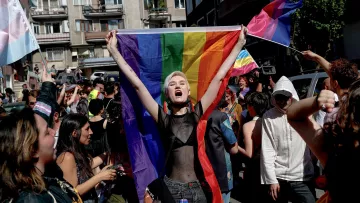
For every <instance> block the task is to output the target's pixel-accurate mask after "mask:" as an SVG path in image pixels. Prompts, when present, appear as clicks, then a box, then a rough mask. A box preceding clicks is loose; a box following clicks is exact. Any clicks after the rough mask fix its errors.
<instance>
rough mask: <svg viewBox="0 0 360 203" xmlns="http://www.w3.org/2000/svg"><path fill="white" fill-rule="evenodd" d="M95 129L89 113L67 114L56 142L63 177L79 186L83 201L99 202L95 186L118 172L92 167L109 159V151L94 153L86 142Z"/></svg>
mask: <svg viewBox="0 0 360 203" xmlns="http://www.w3.org/2000/svg"><path fill="white" fill-rule="evenodd" d="M91 135H92V131H91V128H90V124H89V123H88V119H87V117H86V116H83V115H80V114H68V115H66V116H65V117H64V119H63V120H62V122H61V125H60V130H59V140H58V143H57V147H56V150H57V159H56V163H57V164H58V165H59V166H60V168H61V170H62V172H63V174H64V179H65V180H66V181H68V182H69V183H70V184H71V185H72V186H73V187H74V188H76V189H77V191H78V192H79V194H80V195H81V197H82V200H83V202H84V203H93V202H97V199H98V198H97V194H96V191H95V186H96V185H98V183H100V182H101V181H107V180H115V178H116V172H115V170H113V169H109V167H110V165H108V166H106V167H104V168H103V169H102V170H101V171H100V172H99V173H97V174H94V172H93V170H94V169H95V168H97V167H98V166H100V165H101V164H102V163H103V162H104V160H106V157H107V155H106V153H103V154H101V155H100V156H97V157H94V158H93V157H91V156H90V155H89V154H88V153H87V151H86V149H85V146H86V145H89V144H90V140H91Z"/></svg>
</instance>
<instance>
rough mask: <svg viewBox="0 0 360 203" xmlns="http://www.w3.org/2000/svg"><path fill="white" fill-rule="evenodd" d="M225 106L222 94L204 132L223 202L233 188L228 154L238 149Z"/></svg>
mask: <svg viewBox="0 0 360 203" xmlns="http://www.w3.org/2000/svg"><path fill="white" fill-rule="evenodd" d="M227 106H228V103H227V102H226V100H225V96H223V98H222V99H221V101H220V102H219V104H218V107H217V109H216V110H214V111H213V113H212V114H211V115H210V117H209V119H208V122H207V129H206V134H205V144H206V154H207V156H208V158H209V160H210V162H211V165H212V167H213V169H214V172H215V175H216V178H217V180H218V183H219V186H220V190H221V193H222V197H223V200H224V203H229V202H230V192H231V190H232V189H233V179H234V178H233V174H232V168H231V167H232V166H231V160H230V154H237V153H238V151H239V149H238V143H237V139H236V136H235V134H234V131H233V129H232V127H231V124H230V120H229V117H228V115H227V114H226V113H225V108H226V107H227Z"/></svg>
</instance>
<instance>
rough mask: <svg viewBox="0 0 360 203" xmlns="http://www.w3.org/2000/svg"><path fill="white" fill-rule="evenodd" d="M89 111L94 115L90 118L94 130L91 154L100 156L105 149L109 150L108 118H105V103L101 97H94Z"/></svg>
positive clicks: (90, 147) (90, 146) (90, 148)
mask: <svg viewBox="0 0 360 203" xmlns="http://www.w3.org/2000/svg"><path fill="white" fill-rule="evenodd" d="M89 111H90V112H91V113H92V114H93V115H94V116H93V117H91V118H90V120H89V123H90V128H91V131H92V132H93V134H92V136H91V143H90V145H89V150H90V151H89V153H90V155H91V156H93V157H95V156H98V155H100V154H102V153H104V152H105V151H106V152H108V151H109V146H108V140H107V134H106V127H107V119H105V118H103V117H102V115H103V114H104V103H103V101H102V100H101V99H93V100H91V101H90V104H89Z"/></svg>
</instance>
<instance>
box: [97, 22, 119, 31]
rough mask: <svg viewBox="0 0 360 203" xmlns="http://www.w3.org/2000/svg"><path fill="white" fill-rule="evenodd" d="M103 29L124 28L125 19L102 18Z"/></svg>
mask: <svg viewBox="0 0 360 203" xmlns="http://www.w3.org/2000/svg"><path fill="white" fill-rule="evenodd" d="M100 25H101V26H100V27H101V31H102V32H105V31H109V30H117V29H124V21H123V20H121V19H114V20H100Z"/></svg>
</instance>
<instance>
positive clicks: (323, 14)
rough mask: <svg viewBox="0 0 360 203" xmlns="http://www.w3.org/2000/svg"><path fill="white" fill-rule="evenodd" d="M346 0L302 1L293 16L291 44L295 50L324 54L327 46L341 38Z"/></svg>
mask: <svg viewBox="0 0 360 203" xmlns="http://www.w3.org/2000/svg"><path fill="white" fill-rule="evenodd" d="M345 3H346V0H304V3H303V7H302V8H301V9H299V10H298V11H297V12H296V13H295V14H294V15H293V30H294V32H293V43H294V46H295V47H296V48H297V49H300V50H304V49H308V48H312V49H315V50H317V51H318V53H320V54H321V53H323V54H324V53H325V52H326V50H327V49H328V44H329V43H331V42H334V41H337V40H339V39H341V38H342V37H343V35H342V28H343V27H344V25H345V23H344V11H345Z"/></svg>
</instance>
